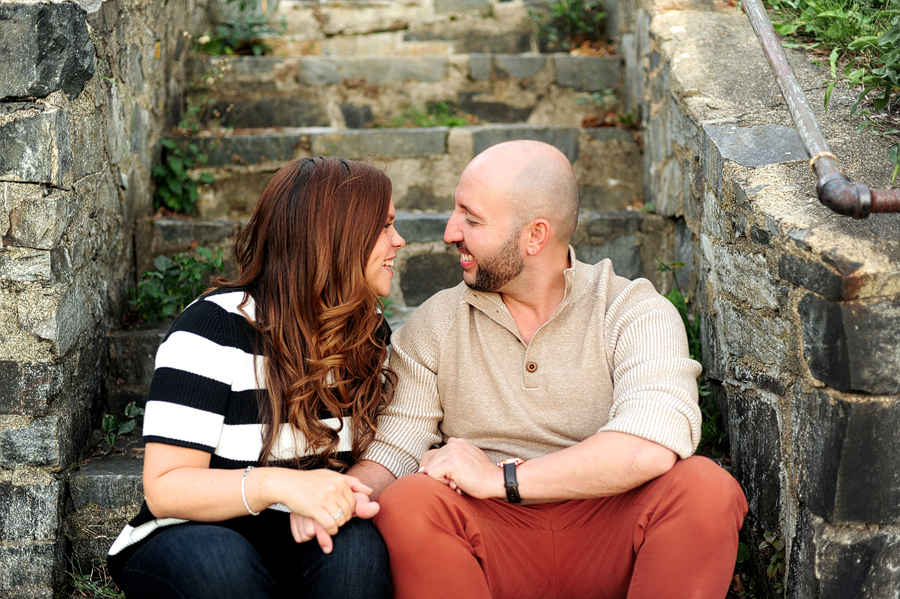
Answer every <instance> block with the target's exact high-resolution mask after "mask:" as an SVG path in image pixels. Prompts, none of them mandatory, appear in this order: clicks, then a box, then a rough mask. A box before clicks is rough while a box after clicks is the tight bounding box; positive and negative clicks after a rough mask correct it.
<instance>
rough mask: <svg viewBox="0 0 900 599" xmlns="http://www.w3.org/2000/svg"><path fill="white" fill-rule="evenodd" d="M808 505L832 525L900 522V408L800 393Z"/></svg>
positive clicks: (799, 456)
mask: <svg viewBox="0 0 900 599" xmlns="http://www.w3.org/2000/svg"><path fill="white" fill-rule="evenodd" d="M792 421H793V422H792V424H793V427H794V431H795V432H794V448H793V449H794V460H795V463H796V468H797V469H798V474H799V485H798V494H799V496H800V499H801V501H802V503H804V504H805V505H807V506H809V509H810V510H811V511H812V512H813V513H814V514H816V515H818V516H821V517H823V518H825V519H827V520H828V521H829V522H831V523H832V524H839V523H866V522H869V523H884V524H887V523H897V522H900V463H898V461H897V459H896V456H897V455H900V453H898V452H900V402H898V401H892V400H888V401H885V400H879V399H872V400H864V401H857V398H856V397H854V398H852V399H850V398H844V397H842V396H841V395H839V394H831V393H827V392H825V391H822V390H813V391H811V392H807V393H804V392H803V391H802V390H800V389H799V388H798V389H796V390H795V396H794V401H793V413H792Z"/></svg>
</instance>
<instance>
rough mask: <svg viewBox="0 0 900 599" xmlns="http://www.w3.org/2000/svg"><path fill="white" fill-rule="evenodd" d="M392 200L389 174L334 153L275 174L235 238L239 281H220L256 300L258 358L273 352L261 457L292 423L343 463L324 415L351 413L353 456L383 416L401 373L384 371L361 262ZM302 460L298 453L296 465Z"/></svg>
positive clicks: (373, 303) (313, 446) (376, 317)
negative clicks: (324, 420) (279, 434)
mask: <svg viewBox="0 0 900 599" xmlns="http://www.w3.org/2000/svg"><path fill="white" fill-rule="evenodd" d="M390 200H391V181H390V179H388V177H387V175H385V174H384V173H383V172H381V171H380V170H378V169H376V168H374V167H371V166H368V165H366V164H362V163H359V162H354V161H351V160H344V159H340V158H330V157H319V158H304V159H300V160H295V161H294V162H292V163H290V164H288V165H287V166H285V167H284V168H282V169H281V170H280V171H278V172H277V173H276V174H275V176H274V177H273V178H272V180H271V181H270V182H269V184H268V185H267V186H266V188H265V190H264V191H263V193H262V195H261V196H260V199H259V203H258V204H257V206H256V210H255V211H254V212H253V216H252V217H251V218H250V221H249V222H248V223H247V225H246V227H245V228H244V229H243V231H242V232H241V233H240V235H239V236H238V239H237V242H236V244H235V256H236V258H237V266H238V275H237V278H236V279H235V280H233V281H229V280H226V279H217V280H216V281H214V282H213V284H214V285H215V286H216V287H231V288H242V289H244V291H245V294H247V295H249V296H252V297H253V300H254V302H255V304H256V314H255V322H253V321H252V320H251V322H252V323H253V326H254V327H255V328H256V330H257V331H258V332H259V335H258V341H257V344H258V347H257V354H261V355H263V356H265V357H266V361H265V383H266V389H267V393H266V400H262V399H261V400H260V418H261V422H262V423H263V424H264V427H263V429H264V433H263V449H262V451H261V453H260V456H259V460H260V462H261V463H265V462H266V461H267V460H268V458H269V456H271V455H272V452H273V450H274V447H275V445H276V441H277V438H278V432H279V429H280V426H279V425H280V424H281V423H284V422H287V423H290V425H291V426H292V427H293V428H294V429H295V430H298V431H300V432H301V433H302V434H303V436H304V437H305V438H306V442H307V443H308V448H309V449H310V450H312V452H313V453H315V455H316V456H318V457H319V458H320V459H325V460H327V462H328V465H329V466H331V467H335V468H341V469H342V468H345V467H346V466H347V464H344V463H343V462H341V461H339V460H338V459H337V453H338V441H339V439H338V430H339V429H334V428H332V427H330V426H328V425H327V424H324V423H322V422H320V419H321V418H324V417H327V416H328V415H329V414H330V416H331V417H333V418H338V419H340V418H342V417H343V416H349V417H350V429H351V433H352V438H353V450H352V453H353V459H354V460H358V459H359V457H360V456H361V455H362V453H363V452H364V451H365V449H366V448H367V447H368V446H369V444H371V442H372V440H373V439H374V437H375V430H376V417H377V414H378V412H379V411H380V409H381V408H382V407H383V406H385V405H387V403H388V402H389V401H390V400H391V398H392V396H393V390H394V387H395V385H396V380H397V377H396V375H395V374H394V373H393V372H392V371H390V370H389V369H388V368H386V367H385V362H386V358H387V348H386V346H385V342H384V340H383V339H381V338H380V337H379V335H378V331H379V328H380V326H381V321H382V318H383V317H382V315H381V314H380V313H379V311H378V310H376V308H378V307H380V300H379V299H378V298H377V296H376V294H375V292H374V291H373V290H372V288H371V287H370V285H369V284H368V282H367V281H366V277H365V268H366V264H367V262H368V259H369V256H370V254H371V253H372V250H373V249H374V247H375V243H376V241H377V240H378V236H379V235H380V233H381V232H382V230H383V229H384V226H385V224H386V223H387V220H388V209H389V206H390ZM247 295H245V297H244V301H243V303H242V304H241V306H242V310H243V306H245V305H246V303H247V301H248V298H247ZM248 320H250V319H248ZM305 459H306V458H302V457H297V458H296V463H297V465H298V466H302V465H304V463H305V462H304V460H305Z"/></svg>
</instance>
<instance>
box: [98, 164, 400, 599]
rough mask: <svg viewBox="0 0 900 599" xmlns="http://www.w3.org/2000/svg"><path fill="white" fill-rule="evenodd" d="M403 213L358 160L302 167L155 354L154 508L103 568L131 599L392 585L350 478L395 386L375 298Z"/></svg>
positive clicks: (363, 497) (273, 194)
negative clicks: (234, 270) (227, 269)
mask: <svg viewBox="0 0 900 599" xmlns="http://www.w3.org/2000/svg"><path fill="white" fill-rule="evenodd" d="M393 223H394V207H393V204H392V203H391V183H390V180H389V179H388V178H387V176H386V175H385V174H384V173H382V172H381V171H379V170H377V169H375V168H372V167H370V166H367V165H364V164H360V163H358V162H352V161H349V160H343V159H338V158H321V157H320V158H307V159H302V160H297V161H294V162H292V163H291V164H289V165H288V166H286V167H284V168H283V169H282V170H280V171H279V172H278V173H277V174H276V175H275V176H274V178H273V179H272V181H271V182H270V183H269V185H268V186H267V187H266V189H265V191H264V192H263V194H262V196H261V198H260V201H259V204H258V205H257V207H256V210H255V211H254V213H253V216H252V217H251V218H250V221H249V223H248V224H247V226H246V227H245V229H244V230H243V232H242V233H241V234H240V236H239V238H238V240H237V243H236V245H235V255H236V257H237V265H238V275H237V278H236V279H235V280H234V281H229V280H227V279H221V278H220V279H217V280H215V281H214V282H213V285H214V290H213V291H211V292H208V293H207V294H205V295H204V296H202V297H200V298H199V299H198V300H197V301H195V302H194V303H193V304H191V305H190V306H188V308H187V309H185V311H184V312H183V313H182V314H181V316H179V318H178V319H177V320H176V321H175V323H174V325H173V326H172V329H171V331H170V332H169V334H168V336H167V337H166V339H165V341H164V342H163V343H162V345H161V346H160V349H159V352H158V354H157V358H156V371H155V373H154V377H153V382H152V384H151V387H150V395H149V398H148V400H147V408H146V415H145V418H144V439H145V441H146V450H145V454H144V493H145V499H146V500H145V502H144V506H143V508H142V510H141V512H140V513H139V514H138V516H137V517H135V519H134V520H132V522H131V523H129V525H128V526H126V527H125V529H124V530H123V531H122V533H121V534H120V535H119V537H118V539H116V541H115V543H114V544H113V546H112V548H111V549H110V555H109V560H108V562H109V568H110V571H111V572H112V574H113V578H114V579H115V580H116V582H117V583H118V584H119V586H120V587H121V588H122V589H123V590H124V591H125V593H126V595H127V597H128V598H129V599H140V598H142V597H154V598H161V597H215V598H217V599H221V598H223V597H240V598H242V599H246V598H251V597H273V596H285V595H289V596H292V597H341V598H347V597H388V596H389V595H390V579H389V575H388V565H387V551H386V549H385V547H384V543H383V542H382V540H381V537H380V536H379V534H378V533H377V531H376V530H375V528H374V527H373V526H372V523H371V520H370V518H372V517H373V516H374V515H375V514H376V513H377V511H378V505H377V504H376V503H374V502H371V501H369V498H368V494H369V493H371V489H369V488H368V487H366V486H365V485H363V484H362V483H360V482H359V481H358V480H357V479H355V478H353V477H351V476H347V475H344V474H341V473H340V471H342V470H345V469H346V468H347V467H349V466H350V465H351V464H352V463H353V462H354V461H355V460H356V459H357V458H358V457H359V456H360V455H361V454H362V453H363V451H364V450H365V449H366V447H368V445H369V444H370V443H371V441H372V439H373V437H374V434H375V420H376V417H377V414H378V413H379V411H380V410H381V408H383V407H384V405H386V404H387V402H389V401H390V398H391V396H392V394H393V387H394V383H395V381H396V377H395V375H394V374H393V373H392V372H390V371H389V370H388V369H387V368H386V366H385V364H386V361H385V360H386V357H387V347H386V346H387V344H388V343H389V342H390V328H389V327H388V326H387V323H386V322H385V321H384V319H383V317H382V315H381V312H380V310H379V307H380V301H379V299H378V297H377V296H385V295H387V294H388V293H389V292H390V289H391V279H392V277H393V272H392V266H393V259H394V256H396V253H397V250H398V249H400V248H402V247H403V246H404V245H405V241H404V240H403V238H402V237H400V235H399V234H398V233H397V231H396V230H395V229H394V225H393ZM313 539H316V541H312V540H313Z"/></svg>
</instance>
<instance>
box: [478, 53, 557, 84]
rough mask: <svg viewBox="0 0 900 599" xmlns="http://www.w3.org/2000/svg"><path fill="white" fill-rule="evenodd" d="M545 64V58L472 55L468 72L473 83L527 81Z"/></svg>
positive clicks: (541, 56) (539, 55) (536, 56)
mask: <svg viewBox="0 0 900 599" xmlns="http://www.w3.org/2000/svg"><path fill="white" fill-rule="evenodd" d="M545 64H547V56H546V55H545V54H538V55H535V56H518V55H502V54H501V55H499V56H497V55H493V54H472V56H471V57H470V59H469V72H470V74H471V77H472V79H474V80H475V81H485V80H492V79H509V78H514V79H527V78H529V77H534V76H535V75H537V74H538V72H540V70H541V69H542V68H544V65H545Z"/></svg>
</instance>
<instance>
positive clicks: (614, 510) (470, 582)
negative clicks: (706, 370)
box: [375, 457, 747, 599]
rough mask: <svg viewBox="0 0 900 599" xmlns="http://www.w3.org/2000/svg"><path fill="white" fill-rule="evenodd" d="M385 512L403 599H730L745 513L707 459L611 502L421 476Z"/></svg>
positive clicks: (385, 503) (734, 489)
mask: <svg viewBox="0 0 900 599" xmlns="http://www.w3.org/2000/svg"><path fill="white" fill-rule="evenodd" d="M378 502H379V503H380V504H381V511H380V513H379V514H378V516H377V517H376V519H375V524H376V526H377V527H378V529H379V530H380V531H381V534H382V535H383V536H384V540H385V542H386V543H387V546H388V551H389V552H390V561H391V575H392V576H393V582H394V596H395V597H396V598H397V599H412V598H429V599H437V598H444V597H446V598H447V599H476V598H478V599H488V598H490V597H493V598H494V599H501V598H509V599H526V598H530V597H535V598H537V597H540V598H547V599H563V598H572V599H587V598H589V597H598V598H601V597H602V598H614V597H615V598H625V597H627V598H628V599H680V598H685V599H687V598H691V599H707V598H708V599H723V598H724V597H725V595H726V593H727V592H728V586H729V582H730V580H731V577H732V573H733V571H734V563H735V558H736V556H737V546H738V530H740V528H741V524H742V522H743V519H744V516H745V515H746V513H747V501H746V500H745V498H744V493H743V491H742V490H741V488H740V486H739V485H738V484H737V482H736V481H735V480H734V478H732V477H731V475H730V474H728V473H727V472H726V471H725V470H723V469H722V468H720V467H719V466H717V465H716V464H715V463H713V462H712V461H710V460H708V459H706V458H702V457H691V458H688V459H686V460H679V461H678V462H676V464H675V467H674V468H672V470H671V471H669V472H668V473H666V474H664V475H662V476H660V477H659V478H657V479H654V480H652V481H650V482H648V483H646V484H644V485H641V486H640V487H637V488H636V489H632V490H631V491H628V492H626V493H622V494H620V495H615V496H612V497H605V498H601V499H586V500H573V501H562V502H556V503H547V504H538V505H529V506H520V505H510V504H508V503H506V502H505V501H500V500H496V499H487V500H483V499H473V498H471V497H468V496H460V495H458V494H457V493H456V492H455V491H453V490H451V489H450V488H449V487H448V486H447V485H445V484H443V483H440V482H437V481H435V480H433V479H431V478H429V477H428V476H426V475H424V474H414V475H410V476H405V477H402V478H400V479H399V480H398V481H397V482H395V483H394V484H392V485H391V486H389V487H388V488H387V489H386V490H385V491H384V493H382V494H381V496H380V497H379V499H378Z"/></svg>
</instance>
